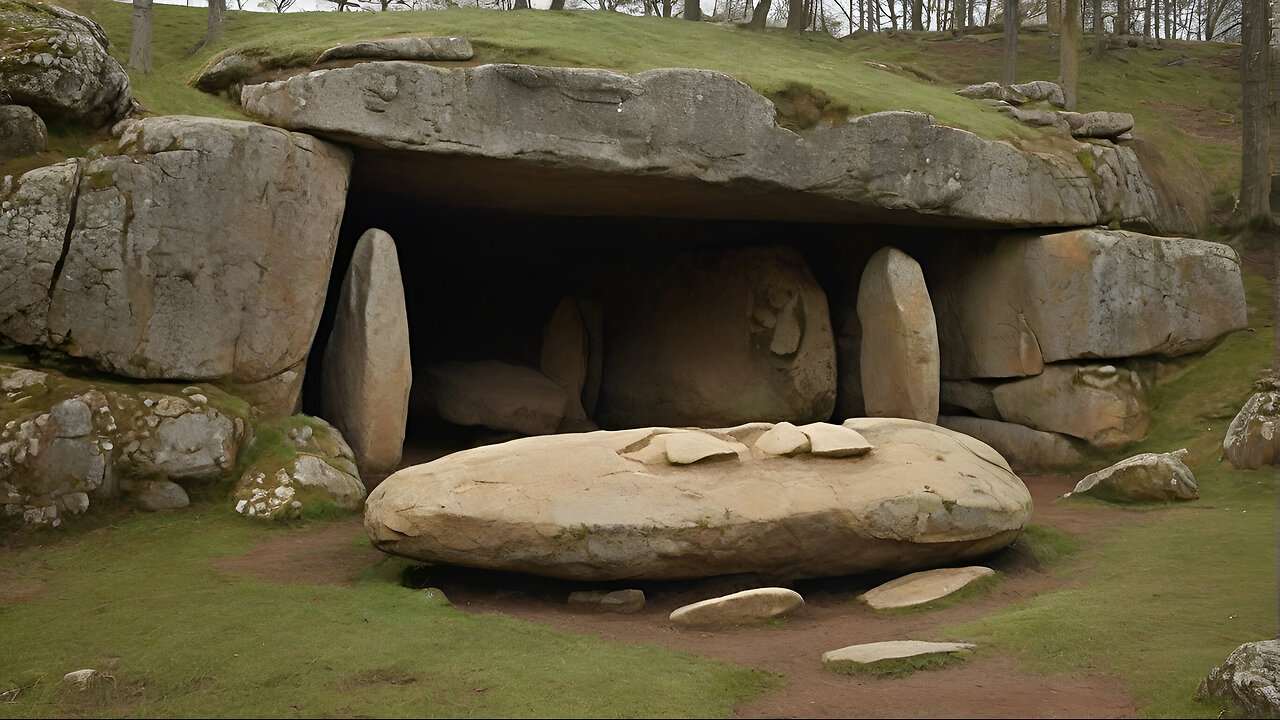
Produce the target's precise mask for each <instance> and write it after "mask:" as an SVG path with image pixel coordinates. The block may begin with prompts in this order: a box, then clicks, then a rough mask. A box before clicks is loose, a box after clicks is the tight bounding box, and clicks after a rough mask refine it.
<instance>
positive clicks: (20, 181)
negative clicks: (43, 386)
mask: <svg viewBox="0 0 1280 720" xmlns="http://www.w3.org/2000/svg"><path fill="white" fill-rule="evenodd" d="M81 166H82V161H81V160H68V161H66V162H62V163H58V164H56V165H49V166H47V167H42V168H36V169H35V170H32V171H31V172H28V173H26V174H24V175H22V176H21V177H19V178H16V179H15V178H13V177H12V176H8V175H6V176H5V177H3V178H0V335H4V336H5V337H7V338H9V339H10V340H13V341H14V342H16V343H20V344H22V345H40V344H44V342H45V341H46V338H47V335H48V331H47V328H48V322H49V295H50V291H51V289H52V288H53V287H54V279H55V278H54V270H55V268H57V266H58V260H59V259H60V258H61V257H62V250H63V246H64V243H65V242H66V236H67V228H68V227H70V226H71V208H72V202H73V200H74V198H75V194H76V190H77V188H78V187H79V185H80V168H81Z"/></svg>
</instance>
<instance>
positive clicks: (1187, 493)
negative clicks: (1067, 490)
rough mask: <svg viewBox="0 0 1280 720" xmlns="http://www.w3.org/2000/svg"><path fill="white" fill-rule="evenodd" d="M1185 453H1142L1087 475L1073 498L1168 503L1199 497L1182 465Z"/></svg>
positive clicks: (1189, 472) (1191, 479)
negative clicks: (1088, 497) (1083, 496)
mask: <svg viewBox="0 0 1280 720" xmlns="http://www.w3.org/2000/svg"><path fill="white" fill-rule="evenodd" d="M1186 455H1187V451H1186V450H1176V451H1174V452H1171V453H1142V454H1141V455H1134V456H1133V457H1131V458H1126V459H1124V460H1121V461H1120V462H1118V463H1116V464H1115V465H1112V466H1111V467H1108V468H1104V469H1102V470H1099V471H1098V472H1096V473H1092V474H1090V475H1086V476H1085V478H1084V479H1083V480H1081V481H1080V482H1079V483H1078V484H1076V488H1075V490H1073V491H1072V494H1076V495H1091V496H1093V497H1097V498H1101V499H1103V500H1109V501H1112V502H1169V501H1173V500H1195V499H1196V498H1198V497H1200V489H1199V488H1198V487H1197V486H1196V478H1195V475H1192V474H1191V469H1190V468H1188V467H1187V466H1186V464H1185V463H1183V462H1182V458H1184V457H1186Z"/></svg>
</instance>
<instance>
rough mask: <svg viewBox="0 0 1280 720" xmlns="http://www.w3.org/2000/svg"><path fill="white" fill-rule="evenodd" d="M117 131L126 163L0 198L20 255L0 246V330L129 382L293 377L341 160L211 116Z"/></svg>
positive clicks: (99, 165) (309, 143)
mask: <svg viewBox="0 0 1280 720" xmlns="http://www.w3.org/2000/svg"><path fill="white" fill-rule="evenodd" d="M116 130H117V132H118V133H119V145H120V151H121V153H122V154H119V155H110V156H105V157H99V158H94V159H90V160H87V161H84V162H83V167H81V165H80V164H78V163H74V162H69V163H62V164H60V165H56V166H52V167H50V168H41V169H39V170H34V171H32V172H29V173H27V174H25V175H23V176H22V177H20V178H19V179H18V180H16V181H14V182H13V183H12V184H9V183H6V185H5V187H3V188H0V197H4V198H5V199H4V200H3V201H0V208H3V209H2V210H0V213H2V214H0V227H4V228H6V229H8V230H10V232H12V233H13V234H11V235H8V236H7V237H10V238H12V239H14V240H17V241H18V242H6V243H4V244H3V245H0V254H3V256H4V258H5V259H12V260H13V261H14V262H13V263H4V264H3V269H0V299H3V300H4V301H5V302H3V303H0V332H2V333H3V334H4V335H5V336H7V337H9V338H10V339H12V340H14V341H15V342H18V343H21V344H24V345H44V346H45V347H49V348H53V349H56V350H59V351H62V352H65V353H67V354H69V355H73V356H77V357H84V358H88V359H89V360H91V361H92V362H93V363H94V364H95V365H97V366H98V367H99V368H101V369H103V370H107V371H110V372H115V373H118V374H121V375H126V376H129V377H134V378H145V379H160V378H182V379H187V380H204V379H214V378H221V379H225V380H227V381H231V382H237V383H255V382H260V381H264V380H267V379H269V378H272V377H275V376H278V375H280V374H281V373H284V372H286V371H288V370H290V369H291V368H293V367H295V366H297V365H298V364H299V363H300V362H301V361H302V360H303V359H304V358H305V357H306V355H307V352H308V350H309V349H310V345H311V340H312V337H313V336H314V335H315V330H316V326H317V324H318V323H319V319H320V312H321V309H322V304H323V299H324V289H325V288H326V287H327V285H328V279H329V271H330V268H331V266H332V262H333V253H334V249H335V247H336V243H337V235H338V226H339V224H340V221H341V217H342V210H343V206H344V203H345V198H346V189H347V182H348V176H349V172H350V161H349V158H348V156H347V155H346V153H345V151H343V150H340V149H338V148H336V147H334V146H332V145H329V144H327V143H325V142H323V141H319V140H316V139H315V138H312V137H309V136H306V135H300V134H296V133H290V132H287V131H284V130H280V129H278V128H269V127H265V126H262V125H258V124H256V123H248V122H237V121H230V120H216V119H209V118H193V117H182V116H169V117H156V118H149V119H146V120H140V121H127V122H125V123H122V124H120V125H118V126H117V128H116ZM77 173H78V174H77ZM69 185H74V188H75V189H74V190H73V191H70V192H68V191H67V190H66V188H67V187H68V186H69ZM6 206H7V207H6ZM68 219H70V221H69V222H68V223H67V224H66V225H63V226H62V227H61V228H59V227H58V225H59V224H60V223H63V222H66V221H67V220H68ZM24 230H25V231H26V232H23V234H21V235H19V234H17V233H19V232H22V231H24ZM42 287H43V290H42V289H41V288H42ZM42 295H43V297H42ZM42 325H43V328H42V327H41V326H42ZM192 328H199V330H200V332H195V333H193V332H192V331H191V330H192Z"/></svg>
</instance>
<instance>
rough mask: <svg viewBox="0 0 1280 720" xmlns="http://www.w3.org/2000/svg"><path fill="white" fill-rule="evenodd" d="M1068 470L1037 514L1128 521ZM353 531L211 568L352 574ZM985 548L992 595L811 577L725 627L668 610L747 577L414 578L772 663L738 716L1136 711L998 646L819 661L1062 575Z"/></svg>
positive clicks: (323, 578) (570, 621)
mask: <svg viewBox="0 0 1280 720" xmlns="http://www.w3.org/2000/svg"><path fill="white" fill-rule="evenodd" d="M1076 479H1077V478H1072V477H1066V476H1048V477H1028V478H1026V482H1027V486H1028V487H1029V488H1030V489H1031V493H1032V497H1033V498H1034V500H1035V507H1036V509H1035V523H1036V524H1038V525H1044V526H1047V527H1051V528H1054V529H1057V530H1061V531H1064V532H1068V533H1071V534H1073V535H1076V536H1079V537H1081V538H1083V539H1086V541H1087V540H1088V539H1091V538H1097V537H1099V536H1101V535H1104V534H1105V533H1107V532H1108V531H1110V530H1111V529H1113V528H1116V527H1118V526H1119V525H1120V524H1121V523H1122V522H1124V520H1125V514H1124V513H1123V511H1120V510H1109V509H1106V508H1087V509H1086V508H1078V507H1072V508H1064V507H1063V506H1062V505H1061V504H1059V503H1054V502H1053V501H1054V500H1055V499H1056V498H1058V497H1059V496H1061V494H1062V493H1064V492H1066V491H1068V490H1070V489H1071V488H1072V487H1073V486H1074V484H1075V481H1076ZM362 532H363V528H362V526H361V525H360V523H359V521H358V520H352V521H349V522H340V523H334V524H331V525H327V526H325V527H323V528H320V529H317V530H313V531H307V532H299V533H292V534H290V535H288V536H286V537H282V538H278V539H275V540H272V541H271V542H268V543H264V544H263V545H260V546H259V547H257V548H255V549H254V550H253V551H252V552H251V553H249V554H248V555H245V556H242V557H234V558H223V559H220V560H219V561H217V562H216V563H215V567H216V568H217V569H219V570H222V571H229V572H248V573H251V574H254V575H255V576H258V577H262V578H264V579H268V580H276V581H280V582H298V581H302V582H311V583H317V584H348V583H349V582H350V578H351V577H352V576H353V575H354V574H355V573H357V572H359V571H360V570H362V569H363V568H366V567H368V566H369V565H370V564H372V563H374V562H378V561H379V560H380V559H381V558H382V555H381V553H379V552H378V551H376V550H368V551H353V550H352V548H351V542H352V539H353V537H357V536H358V535H359V534H360V533H362ZM991 560H992V562H991V563H989V564H990V565H991V566H992V567H995V568H996V569H997V570H999V571H1000V572H1001V573H1003V575H1004V577H1003V579H1002V580H1001V582H1000V584H999V586H997V588H996V590H995V592H993V593H992V594H991V595H990V596H988V597H985V598H982V599H979V600H976V601H973V602H970V603H967V604H964V605H958V606H955V607H950V608H945V609H940V610H934V611H930V612H920V613H906V614H880V613H875V612H872V611H871V610H869V609H867V608H866V607H865V606H863V605H862V604H861V603H859V602H857V600H856V599H855V596H856V595H857V594H858V593H860V592H863V591H864V590H867V589H869V588H871V587H873V586H874V585H876V584H878V583H879V582H881V581H883V580H885V579H887V578H874V577H849V578H839V579H834V580H824V581H807V582H800V583H796V584H795V585H794V587H795V589H796V590H797V591H799V592H800V593H801V594H802V595H804V597H805V608H804V609H803V610H802V611H801V612H800V613H799V614H798V615H795V616H793V617H791V618H789V619H788V620H787V621H786V622H785V623H783V624H781V625H779V626H776V627H773V626H770V627H753V628H741V629H735V630H727V631H705V630H689V629H684V628H680V627H678V626H676V625H673V624H672V623H671V622H670V621H669V620H668V619H667V616H668V615H669V614H670V612H671V611H672V610H674V609H675V608H677V607H680V606H681V605H685V604H688V603H691V602H696V601H698V600H703V599H706V598H708V597H714V596H716V595H721V594H725V593H728V592H734V591H737V590H741V589H745V588H746V587H750V586H751V584H750V582H749V580H748V579H745V578H737V579H734V578H722V579H712V580H706V581H700V582H683V583H651V584H643V585H641V586H640V587H641V589H643V590H645V595H646V599H647V600H646V604H645V607H644V608H643V609H642V610H641V611H640V612H638V613H635V614H632V615H616V614H595V613H590V612H583V611H582V610H580V609H578V608H575V607H573V606H570V605H568V604H567V603H566V602H565V598H566V597H567V595H568V592H569V591H571V590H573V589H575V588H576V586H574V585H573V584H571V583H563V582H559V581H551V580H539V579H534V578H528V577H525V576H516V575H509V574H503V573H487V572H480V571H470V570H465V569H447V570H435V571H433V572H432V573H431V574H430V575H428V576H426V577H423V578H421V581H422V584H424V585H426V584H429V585H433V586H436V587H439V588H441V589H442V590H443V591H444V592H445V594H446V595H447V596H448V597H449V599H450V601H451V602H452V603H453V604H454V605H455V606H456V607H458V608H460V609H462V610H465V611H467V612H473V613H479V614H484V613H502V614H506V615H510V616H514V617H518V618H521V619H524V620H529V621H532V622H540V623H545V624H547V625H551V626H553V627H555V628H557V629H560V630H563V631H565V632H571V633H578V634H588V635H595V636H597V637H600V638H603V639H605V640H610V641H613V642H622V643H644V644H655V645H662V646H666V647H671V648H676V649H679V650H683V651H687V652H691V653H695V654H697V655H701V656H703V657H709V658H717V659H721V660H727V661H729V662H733V663H736V664H739V665H743V666H745V667H752V668H760V669H762V670H767V671H769V672H772V673H777V674H778V675H781V676H782V677H783V678H784V684H783V687H782V688H781V689H780V690H779V691H777V692H774V693H771V694H769V695H767V696H765V697H762V698H759V699H756V700H754V701H752V702H749V703H744V704H742V705H740V706H739V707H737V708H735V711H736V714H737V716H738V717H742V718H766V717H814V718H837V717H838V718H861V717H1027V718H1054V717H1136V716H1137V711H1138V706H1137V703H1136V701H1135V700H1134V699H1133V697H1132V696H1131V695H1130V694H1129V693H1128V691H1127V690H1126V687H1125V684H1124V682H1123V681H1122V680H1121V679H1119V678H1113V677H1108V676H1104V675H1090V676H1070V675H1026V674H1021V673H1018V672H1017V671H1016V669H1015V667H1014V663H1013V660H1012V659H1011V658H1008V657H1001V656H990V657H986V656H979V657H976V658H972V659H970V660H968V661H967V662H964V663H961V664H958V665H954V666H951V667H947V668H943V669H940V670H933V671H929V672H921V673H916V674H915V675H911V676H909V677H906V678H899V679H884V680H882V679H876V678H870V677H849V676H843V675H836V674H833V673H831V672H828V671H826V670H824V669H823V668H822V663H821V660H820V658H821V655H822V653H823V652H824V651H826V650H833V649H836V648H839V647H844V646H846V645H853V644H856V643H864V642H875V641H879V640H893V639H916V640H929V639H933V633H934V631H935V629H936V628H939V627H943V626H947V625H951V624H955V623H958V622H964V621H966V620H970V619H975V618H979V617H982V616H984V615H987V614H989V613H991V612H993V611H995V610H997V609H999V608H1002V607H1005V606H1007V605H1009V604H1011V603H1014V602H1017V601H1019V600H1021V599H1023V598H1026V597H1030V596H1032V595H1035V594H1036V593H1040V592H1044V591H1046V590H1052V589H1056V588H1059V587H1062V586H1063V584H1064V582H1065V581H1063V580H1061V579H1058V578H1055V577H1054V576H1052V575H1050V574H1048V573H1045V572H1043V571H1041V570H1040V569H1039V568H1038V567H1037V566H1036V565H1035V563H1034V562H1033V561H1031V560H1029V559H1028V558H1026V557H1022V556H1020V555H1019V554H1018V553H1016V552H1010V551H1006V552H1004V553H1001V554H1000V555H998V556H996V557H993V558H991Z"/></svg>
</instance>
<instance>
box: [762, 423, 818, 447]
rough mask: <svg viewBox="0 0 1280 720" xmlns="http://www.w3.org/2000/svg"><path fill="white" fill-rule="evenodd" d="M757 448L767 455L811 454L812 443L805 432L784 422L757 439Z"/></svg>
mask: <svg viewBox="0 0 1280 720" xmlns="http://www.w3.org/2000/svg"><path fill="white" fill-rule="evenodd" d="M755 447H756V448H757V449H758V450H760V451H761V452H763V453H764V454H766V455H798V454H800V453H806V452H809V449H810V448H811V447H812V441H811V440H810V439H809V436H808V435H807V434H805V432H804V431H803V430H801V429H800V428H798V427H796V426H795V425H792V424H791V423H789V422H785V421H784V422H780V423H778V424H777V425H774V426H773V427H772V428H770V429H769V430H767V431H765V432H764V434H762V435H761V436H760V437H759V438H757V439H756V442H755Z"/></svg>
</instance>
